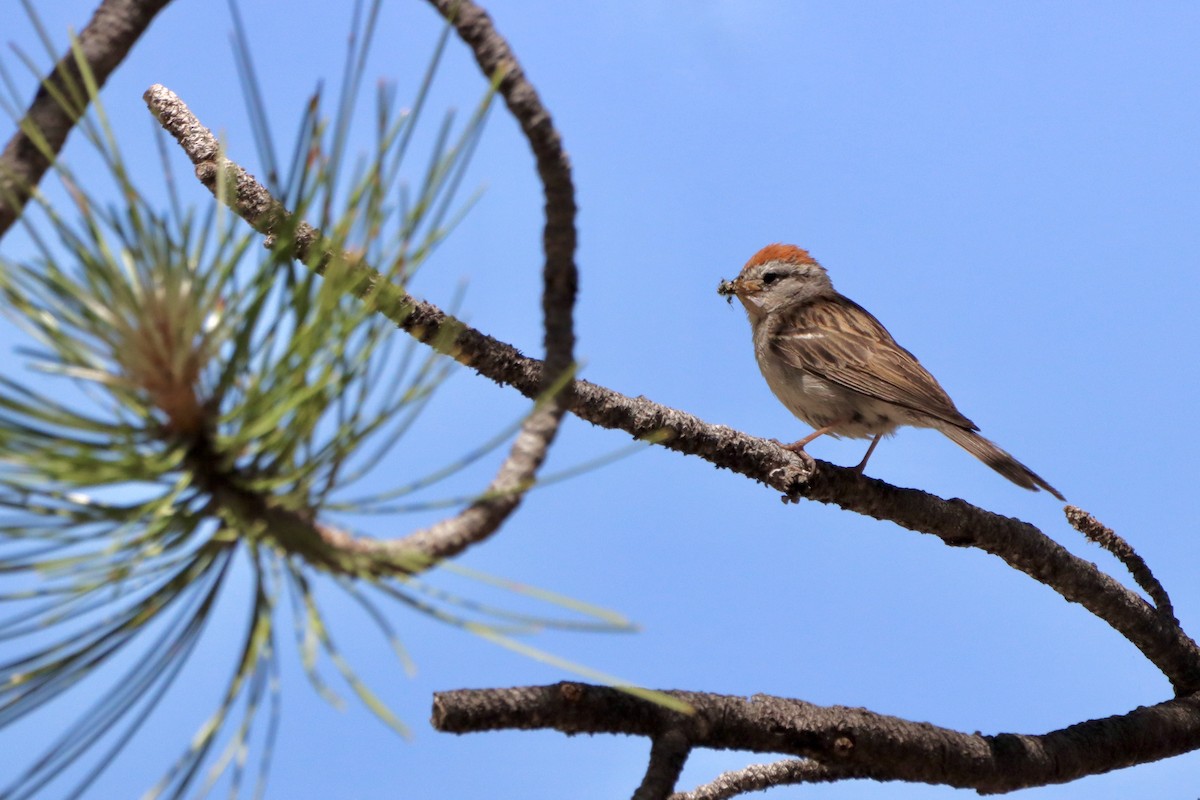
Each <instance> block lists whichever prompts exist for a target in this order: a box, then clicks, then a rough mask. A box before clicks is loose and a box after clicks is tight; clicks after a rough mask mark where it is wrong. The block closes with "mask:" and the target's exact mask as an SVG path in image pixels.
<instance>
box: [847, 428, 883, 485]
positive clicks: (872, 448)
mask: <svg viewBox="0 0 1200 800" xmlns="http://www.w3.org/2000/svg"><path fill="white" fill-rule="evenodd" d="M882 438H883V434H882V433H877V434H875V438H874V439H872V440H871V446H870V447H868V448H867V454H866V455H865V456H863V460H862V461H860V462H858V466H857V467H855V468H854V471H855V472H857V473H858V474H859V475H862V473H863V470H864V469H866V468H867V460H868V459H870V458H871V453H874V452H875V445H877V444H879V440H880V439H882Z"/></svg>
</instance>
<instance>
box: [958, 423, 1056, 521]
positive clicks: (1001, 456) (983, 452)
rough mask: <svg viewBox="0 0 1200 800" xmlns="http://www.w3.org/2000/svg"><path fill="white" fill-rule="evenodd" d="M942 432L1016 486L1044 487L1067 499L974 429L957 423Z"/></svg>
mask: <svg viewBox="0 0 1200 800" xmlns="http://www.w3.org/2000/svg"><path fill="white" fill-rule="evenodd" d="M942 433H944V434H946V435H947V436H949V437H950V438H951V439H952V440H953V441H954V443H955V444H957V445H958V446H959V447H961V448H963V449H964V450H966V451H967V452H968V453H970V454H971V455H973V456H975V457H976V458H978V459H979V460H980V461H982V462H983V463H985V464H987V465H988V466H989V467H991V468H992V469H994V470H996V472H999V473H1000V474H1001V475H1003V476H1004V477H1006V478H1008V479H1009V480H1010V481H1012V482H1013V483H1015V484H1016V485H1017V486H1024V487H1025V488H1026V489H1032V490H1033V491H1035V492H1036V491H1037V490H1038V489H1045V490H1046V491H1047V492H1049V493H1050V494H1052V495H1054V496H1055V497H1057V498H1058V499H1059V500H1062V501H1063V502H1064V503H1065V502H1066V501H1067V498H1065V497H1063V496H1062V494H1060V493H1059V491H1058V490H1057V489H1055V488H1054V487H1053V486H1051V485H1050V484H1048V483H1046V482H1045V481H1044V480H1042V478H1041V477H1040V476H1039V475H1038V474H1037V473H1036V472H1034V471H1033V470H1031V469H1030V468H1029V467H1027V466H1025V465H1024V464H1022V463H1021V462H1020V461H1017V460H1016V459H1015V458H1013V457H1012V456H1010V455H1009V454H1008V453H1006V452H1004V451H1003V450H1001V449H1000V448H999V447H997V446H996V445H995V444H993V443H992V442H990V441H988V440H987V439H985V438H983V437H982V436H980V435H979V434H978V433H976V432H975V431H972V430H967V429H966V428H960V427H958V426H957V425H947V426H946V427H944V428H942Z"/></svg>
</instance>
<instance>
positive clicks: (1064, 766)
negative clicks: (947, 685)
mask: <svg viewBox="0 0 1200 800" xmlns="http://www.w3.org/2000/svg"><path fill="white" fill-rule="evenodd" d="M663 693H664V694H667V695H670V696H672V697H675V698H678V699H680V700H682V701H684V702H686V703H688V704H689V705H690V706H692V707H693V708H694V709H695V713H694V714H691V715H685V714H681V713H679V712H677V711H671V710H669V709H666V708H664V707H663V706H661V705H658V704H655V703H654V702H652V701H649V700H643V699H641V698H638V697H634V696H633V695H630V694H628V693H626V692H623V691H621V690H620V689H614V688H610V687H605V686H591V685H587V684H579V683H573V682H564V683H558V684H553V685H550V686H524V687H516V688H512V689H462V690H458V691H452V692H438V693H436V694H435V695H434V700H433V720H432V721H433V725H434V727H435V728H437V729H438V730H440V731H444V732H447V733H475V732H480V731H492V730H501V729H515V730H545V729H552V730H557V731H561V732H563V733H566V734H568V735H574V734H579V733H588V734H596V733H612V734H626V735H635V736H647V737H651V738H654V737H657V736H660V735H661V734H662V733H663V732H665V731H677V732H680V734H681V735H683V736H685V738H686V740H687V742H688V744H689V745H690V746H691V747H707V748H714V749H728V750H752V751H755V752H762V753H781V754H785V755H792V756H799V757H802V758H805V759H811V760H813V761H815V762H817V763H818V764H824V765H827V767H828V769H829V771H830V772H831V775H830V777H831V778H842V777H871V778H874V779H876V780H901V781H910V782H916V783H928V784H940V785H946V786H953V787H957V788H964V789H975V790H976V791H979V792H981V793H987V794H991V793H1000V792H1010V791H1014V790H1016V789H1023V788H1028V787H1031V786H1045V785H1047V784H1052V783H1067V782H1070V781H1073V780H1077V779H1079V778H1082V777H1084V776H1087V775H1096V774H1099V773H1102V772H1109V771H1111V770H1114V769H1120V768H1123V767H1129V766H1133V765H1135V764H1145V763H1148V762H1151V761H1157V760H1160V759H1163V758H1170V757H1172V756H1177V755H1180V754H1182V753H1187V752H1191V751H1193V750H1195V749H1197V748H1200V696H1198V695H1189V696H1186V697H1179V698H1176V699H1174V700H1170V701H1168V702H1165V703H1160V704H1158V705H1155V706H1149V707H1141V708H1137V709H1134V710H1133V711H1130V712H1129V713H1127V714H1123V715H1121V716H1114V717H1107V718H1104V719H1097V720H1091V721H1088V722H1081V723H1078V724H1076V725H1071V726H1069V727H1066V728H1062V729H1060V730H1056V731H1051V732H1050V733H1046V734H1042V735H1023V734H1008V733H1002V734H996V735H993V736H984V735H982V734H978V733H976V734H968V733H962V732H960V731H955V730H951V729H949V728H942V727H939V726H936V725H931V724H929V723H924V722H910V721H908V720H904V719H900V718H898V717H891V716H887V715H884V714H876V713H874V712H871V711H867V710H866V709H861V708H847V707H844V706H828V707H826V706H817V705H813V704H811V703H806V702H803V701H801V700H792V699H788V698H781V697H772V696H769V695H754V696H753V697H748V698H744V697H732V696H728V695H719V694H708V693H700V692H684V691H666V692H663Z"/></svg>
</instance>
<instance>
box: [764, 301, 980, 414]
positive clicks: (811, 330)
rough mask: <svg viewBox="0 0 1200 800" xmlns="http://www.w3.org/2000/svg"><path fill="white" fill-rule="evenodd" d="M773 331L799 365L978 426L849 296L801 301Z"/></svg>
mask: <svg viewBox="0 0 1200 800" xmlns="http://www.w3.org/2000/svg"><path fill="white" fill-rule="evenodd" d="M772 333H773V334H774V335H773V336H772V337H771V342H772V344H771V347H772V349H774V351H775V353H776V354H777V355H778V356H780V357H781V358H782V359H784V360H785V361H786V362H787V363H788V364H790V365H791V366H793V367H795V368H797V369H802V370H805V371H806V372H810V373H812V374H814V375H817V376H819V377H821V378H823V379H825V380H827V381H829V382H831V383H834V384H837V385H839V386H844V387H846V388H848V389H853V390H854V391H856V392H862V393H863V394H865V395H869V396H870V397H875V398H878V399H880V400H884V401H886V402H888V403H894V404H896V405H899V406H904V407H906V408H910V409H912V410H914V411H918V412H920V413H922V414H927V415H929V416H931V417H936V418H938V419H941V420H944V421H945V422H949V423H951V424H952V425H957V426H960V427H964V428H968V429H970V430H978V429H979V428H978V426H976V425H975V423H973V422H971V420H969V419H967V418H966V417H964V416H963V415H962V414H961V413H959V410H958V409H957V408H955V407H954V401H952V400H951V399H950V396H949V395H947V394H946V392H945V390H944V389H942V387H941V386H940V385H939V384H938V382H937V380H936V379H935V378H934V377H933V376H932V375H930V374H929V372H928V371H927V370H926V369H925V368H924V367H922V366H921V363H920V362H919V361H917V359H916V358H915V357H914V356H913V354H912V353H910V352H908V351H907V350H905V349H904V348H903V347H901V346H900V345H898V344H896V340H895V339H893V338H892V335H891V334H890V333H888V332H887V329H886V328H884V327H883V325H882V324H881V323H880V322H879V320H877V319H875V317H873V316H871V313H870V312H869V311H867V310H866V309H865V308H863V307H862V306H860V305H859V304H858V303H855V302H854V301H853V300H850V299H848V298H845V297H842V296H841V295H838V296H836V297H822V298H819V299H817V300H814V301H813V302H810V303H805V304H803V305H801V306H799V307H797V308H796V309H794V310H792V311H789V312H787V313H786V314H784V315H783V316H781V317H780V319H779V322H778V323H777V326H776V327H775V329H774V330H773V331H772Z"/></svg>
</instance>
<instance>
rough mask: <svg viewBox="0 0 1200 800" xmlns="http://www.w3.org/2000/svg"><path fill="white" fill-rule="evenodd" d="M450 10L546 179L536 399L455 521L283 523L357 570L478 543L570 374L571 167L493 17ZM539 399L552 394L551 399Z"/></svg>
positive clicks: (262, 211) (542, 439)
mask: <svg viewBox="0 0 1200 800" xmlns="http://www.w3.org/2000/svg"><path fill="white" fill-rule="evenodd" d="M435 5H438V4H437V3H435ZM453 6H454V9H455V14H454V15H453V19H452V20H451V21H452V22H453V24H454V25H455V27H456V29H457V30H458V31H459V33H460V35H461V36H462V38H463V39H464V41H466V42H467V43H468V44H469V45H470V46H471V47H472V49H473V50H474V52H475V53H476V57H477V60H478V61H479V64H480V67H481V68H482V69H483V70H484V72H485V74H488V75H491V74H494V73H499V74H502V75H503V78H502V79H501V80H500V84H499V91H500V93H501V95H502V96H503V97H504V98H505V101H506V102H507V104H508V107H509V110H510V111H511V112H512V113H513V115H514V116H515V117H516V118H517V120H518V121H519V122H520V124H521V128H522V130H524V131H525V132H526V135H527V138H528V139H529V143H530V147H531V148H532V149H533V151H534V155H535V157H536V159H537V163H538V174H539V175H540V176H541V178H542V182H543V187H544V193H545V197H546V205H545V214H546V222H545V226H544V231H543V248H544V251H545V265H544V268H543V282H544V287H545V288H544V290H543V294H542V308H543V312H544V316H545V345H546V359H545V361H544V362H543V363H544V365H545V366H544V368H543V370H542V374H541V376H540V380H539V385H538V388H537V393H538V395H537V397H538V400H539V402H538V406H536V407H535V409H534V411H533V413H532V414H531V415H530V416H529V418H528V419H527V420H526V421H525V423H524V424H523V425H522V426H521V430H520V432H519V433H518V435H517V438H516V440H515V441H514V442H513V445H512V448H511V449H510V451H509V454H508V457H507V458H506V459H505V461H504V462H503V463H502V464H501V465H500V468H499V470H498V471H497V474H496V477H495V478H494V479H493V480H492V481H491V483H490V484H489V485H488V486H487V488H486V489H485V490H484V491H483V492H482V493H481V494H480V497H479V499H477V500H475V501H474V502H472V503H471V504H470V505H468V506H467V507H466V508H465V509H463V510H462V511H461V512H460V513H459V514H457V515H455V516H454V517H451V518H448V519H445V520H442V521H441V522H438V523H436V524H434V525H432V526H430V527H428V528H426V529H424V530H420V531H416V532H414V533H412V534H410V535H408V536H406V537H404V538H402V539H399V540H395V541H390V542H367V541H364V540H354V539H352V538H350V537H348V536H346V535H345V534H343V533H341V532H340V531H336V530H334V529H331V528H328V527H325V526H321V525H320V524H318V523H316V522H312V523H308V525H309V527H310V530H308V531H301V533H302V534H303V535H301V536H299V537H297V536H296V535H295V534H296V530H295V527H296V526H295V525H294V524H291V525H288V526H285V529H286V530H288V531H290V532H291V536H290V537H289V538H290V539H291V540H294V541H296V542H297V546H298V548H299V549H300V551H301V552H309V553H318V554H322V553H323V554H324V555H323V557H322V560H321V563H328V564H340V563H346V564H354V565H356V566H355V568H356V569H358V570H366V571H369V572H378V571H379V570H381V569H386V568H388V567H390V568H392V569H395V570H399V571H403V572H412V571H414V569H416V568H418V567H416V566H414V565H420V564H428V563H430V562H432V561H434V560H437V559H439V558H447V557H450V556H453V555H456V554H457V553H459V552H461V551H462V550H464V549H466V548H467V547H469V546H471V545H472V544H475V543H478V542H481V541H483V540H485V539H486V538H488V537H489V536H491V535H492V534H493V533H494V532H495V531H496V530H498V529H499V527H500V525H502V524H503V522H504V520H506V519H507V518H508V516H509V515H510V514H512V512H513V511H515V510H516V508H517V507H518V506H519V505H520V503H521V500H522V499H523V498H524V495H525V492H526V491H527V490H528V489H529V487H531V486H532V485H533V484H534V481H535V478H536V475H537V470H538V469H539V468H540V467H541V465H542V463H543V462H544V461H545V458H546V453H547V451H548V449H549V447H550V444H551V443H552V442H553V441H554V437H555V435H556V434H557V432H558V427H559V423H560V422H561V420H562V416H563V414H564V413H565V411H566V403H567V392H565V391H559V392H550V389H551V388H552V387H553V385H554V384H555V383H556V382H560V376H562V375H563V373H566V372H567V371H569V370H570V369H571V365H572V362H573V359H574V355H573V352H574V345H575V334H574V321H573V314H574V303H575V295H576V286H577V284H578V277H577V269H576V266H575V260H574V259H575V243H576V232H575V199H574V198H575V192H574V185H573V183H572V180H571V171H570V164H569V162H568V160H567V157H566V153H565V152H564V150H563V148H562V142H561V138H560V137H559V135H558V132H557V131H556V130H555V129H554V126H553V124H552V122H551V121H550V115H549V113H548V112H547V111H546V110H545V108H544V107H543V106H542V105H541V102H540V100H539V99H538V96H537V92H536V91H535V90H534V88H533V86H532V85H531V84H530V83H529V82H528V80H526V79H525V76H524V72H523V71H522V70H521V67H520V65H519V64H518V63H517V61H516V59H515V58H514V57H513V55H512V53H511V51H510V50H509V48H508V45H507V43H506V42H505V41H504V39H503V38H502V37H501V36H500V35H499V34H498V33H497V32H496V31H495V29H494V28H493V27H492V25H491V21H490V19H488V17H487V15H486V14H485V13H484V12H483V11H482V10H480V9H478V8H477V7H475V6H474V5H473V4H471V3H470V2H466V1H465V0H458V1H457V2H455V3H454V4H453ZM439 8H441V6H439ZM444 13H448V12H444ZM144 96H145V99H146V101H147V104H148V105H149V106H150V108H151V110H152V111H153V112H154V114H155V116H156V117H157V118H158V120H159V121H160V123H162V125H163V127H164V128H166V129H167V130H168V131H169V132H171V134H172V135H173V136H174V137H175V138H176V140H177V141H178V142H179V143H180V144H181V145H183V147H184V150H185V152H187V154H188V157H189V158H190V159H191V160H192V162H193V164H195V165H196V174H197V176H198V177H200V179H201V181H202V182H203V183H204V184H205V185H206V186H208V188H209V189H210V190H213V191H214V193H216V188H217V185H218V182H219V181H221V180H229V181H231V183H232V185H233V187H234V192H233V194H235V196H236V198H237V200H236V207H237V210H238V213H239V214H241V215H242V216H243V218H245V219H246V220H247V221H248V222H250V224H251V225H252V226H253V227H254V228H255V229H256V230H258V231H259V232H260V233H263V234H265V235H267V236H268V237H271V238H274V237H277V236H278V235H279V234H280V233H282V232H284V231H285V230H287V229H288V228H289V227H290V225H291V224H292V223H293V220H292V218H291V215H290V214H289V213H288V211H287V210H286V209H285V208H283V206H282V205H281V204H280V203H279V202H278V201H277V200H276V199H275V198H274V197H272V196H271V195H270V194H269V193H268V192H267V191H266V190H265V188H263V187H262V186H261V185H259V184H258V182H257V181H256V180H255V179H254V178H253V176H251V175H249V173H247V172H246V171H245V170H243V169H241V168H240V167H238V166H236V165H234V164H233V163H232V162H230V161H228V159H225V158H224V157H223V156H222V155H221V153H220V147H219V143H218V141H217V139H216V137H215V136H213V134H212V132H211V131H210V130H208V129H207V128H206V127H204V125H202V124H201V123H200V122H199V120H197V119H196V117H195V116H194V115H193V114H192V113H191V111H190V110H189V109H188V108H187V106H186V105H185V104H184V103H183V102H182V100H180V99H179V97H178V96H177V95H175V94H174V93H173V92H171V91H170V90H168V89H166V88H165V87H162V86H153V87H151V88H150V89H149V90H147V92H146V93H145V95H144ZM217 194H218V196H220V194H219V193H217ZM291 234H292V235H293V236H294V241H295V249H294V253H293V255H294V257H295V258H297V259H298V260H301V261H309V260H310V259H311V258H312V257H313V256H317V261H318V267H317V268H318V271H320V270H321V269H322V268H323V265H324V264H326V263H327V262H328V260H329V258H330V257H332V256H333V255H334V254H333V253H332V252H329V248H328V245H327V244H325V242H324V240H323V237H322V236H321V234H320V232H318V231H317V230H316V229H314V228H312V227H311V226H309V225H307V224H305V223H302V222H301V223H299V224H297V225H296V227H295V228H294V230H292V231H291ZM390 286H391V284H390V283H388V282H386V281H384V280H383V279H382V278H381V276H379V275H378V274H377V273H374V274H371V275H370V276H369V279H368V280H367V281H366V282H364V283H363V284H362V285H361V287H360V289H361V293H360V296H362V297H370V296H373V295H375V294H376V293H381V294H387V291H386V290H387V287H390ZM392 288H393V289H394V287H392ZM397 291H398V290H397ZM433 335H437V334H433ZM544 395H549V397H548V400H547V398H546V397H544ZM330 548H337V549H340V550H341V551H342V555H347V556H349V555H352V556H353V558H342V557H341V555H339V554H338V553H332V552H329V550H330Z"/></svg>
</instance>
